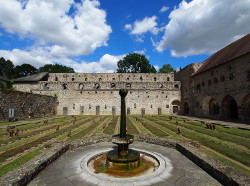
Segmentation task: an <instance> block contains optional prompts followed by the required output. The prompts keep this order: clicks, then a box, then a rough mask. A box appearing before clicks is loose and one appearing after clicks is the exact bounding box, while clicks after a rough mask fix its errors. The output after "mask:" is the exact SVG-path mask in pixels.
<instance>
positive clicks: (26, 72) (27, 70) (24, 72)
mask: <svg viewBox="0 0 250 186" xmlns="http://www.w3.org/2000/svg"><path fill="white" fill-rule="evenodd" d="M14 72H15V78H20V77H25V76H30V75H33V74H36V73H37V69H36V68H35V67H33V66H32V65H30V64H22V65H20V66H19V65H18V66H16V67H15V68H14Z"/></svg>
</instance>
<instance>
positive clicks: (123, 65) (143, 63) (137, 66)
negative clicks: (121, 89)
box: [117, 53, 156, 73]
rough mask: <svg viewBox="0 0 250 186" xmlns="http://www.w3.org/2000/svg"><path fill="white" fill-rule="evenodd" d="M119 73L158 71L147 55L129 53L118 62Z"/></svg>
mask: <svg viewBox="0 0 250 186" xmlns="http://www.w3.org/2000/svg"><path fill="white" fill-rule="evenodd" d="M117 66H118V69H117V72H118V73H156V70H155V68H154V66H153V65H150V64H149V61H148V60H147V58H146V57H145V55H141V54H137V53H133V54H127V55H126V56H125V57H124V58H123V59H122V60H120V61H118V63H117Z"/></svg>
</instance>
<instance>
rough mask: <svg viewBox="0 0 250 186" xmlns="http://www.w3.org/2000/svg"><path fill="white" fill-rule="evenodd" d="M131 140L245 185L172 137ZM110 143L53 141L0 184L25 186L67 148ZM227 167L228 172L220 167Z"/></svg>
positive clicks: (96, 138) (223, 181)
mask: <svg viewBox="0 0 250 186" xmlns="http://www.w3.org/2000/svg"><path fill="white" fill-rule="evenodd" d="M135 141H139V142H145V143H151V144H156V145H161V146H164V147H168V148H174V149H176V150H178V151H179V152H180V153H182V154H183V155H184V156H186V157H187V158H189V159H190V160H191V161H193V162H194V163H195V164H197V165H198V166H199V167H201V168H202V169H203V170H204V171H206V172H207V173H208V174H210V175H211V176H212V177H214V178H215V179H216V180H218V181H219V182H220V183H221V184H223V185H249V184H250V180H247V179H248V177H247V176H246V175H243V174H242V173H240V172H239V171H237V170H232V168H231V167H229V166H227V165H225V164H222V163H221V162H219V161H218V160H216V159H214V158H212V157H210V156H208V155H206V154H204V153H202V152H200V151H199V149H197V148H195V147H194V146H193V145H191V144H188V143H182V142H176V141H174V140H166V139H161V138H158V137H152V136H149V135H137V136H135ZM100 142H111V136H110V135H99V136H94V137H90V138H84V139H79V140H74V141H72V142H71V143H55V144H53V147H51V148H49V149H47V150H46V151H45V152H43V153H42V154H40V155H38V156H37V157H35V158H33V159H32V160H30V161H28V162H26V163H25V164H23V165H21V166H20V167H18V168H16V169H15V170H13V171H10V172H8V173H7V174H5V175H4V176H2V177H1V178H0V185H26V184H27V183H29V182H30V181H31V180H32V179H33V178H34V177H35V176H36V175H37V174H38V173H39V172H41V171H42V170H43V169H44V168H45V167H47V166H48V165H49V164H50V163H52V162H53V161H55V160H56V159H57V158H58V157H59V156H61V155H62V154H63V153H65V152H66V151H67V150H68V149H69V148H79V147H84V146H87V145H91V144H95V143H100ZM223 169H224V170H225V169H230V171H231V172H230V173H228V172H227V173H226V172H223V171H222V170H223Z"/></svg>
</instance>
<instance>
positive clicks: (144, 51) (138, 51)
mask: <svg viewBox="0 0 250 186" xmlns="http://www.w3.org/2000/svg"><path fill="white" fill-rule="evenodd" d="M134 53H137V54H145V53H146V49H145V48H144V49H143V50H136V51H134Z"/></svg>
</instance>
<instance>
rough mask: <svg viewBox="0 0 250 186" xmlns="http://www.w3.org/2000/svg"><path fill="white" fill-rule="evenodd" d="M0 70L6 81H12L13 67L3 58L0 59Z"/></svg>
mask: <svg viewBox="0 0 250 186" xmlns="http://www.w3.org/2000/svg"><path fill="white" fill-rule="evenodd" d="M0 68H1V69H2V71H3V72H4V74H5V75H6V76H7V78H8V79H12V78H13V77H14V65H13V63H12V62H11V61H10V60H5V59H4V58H3V57H1V58H0Z"/></svg>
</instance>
